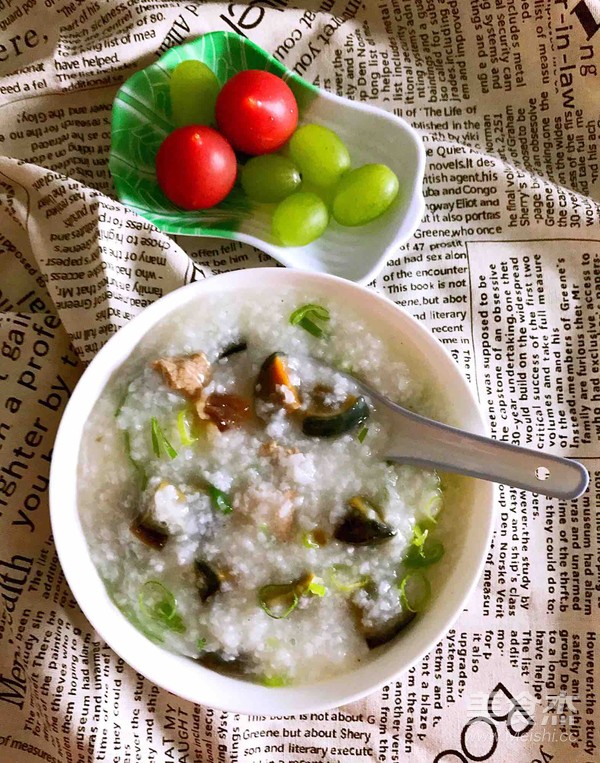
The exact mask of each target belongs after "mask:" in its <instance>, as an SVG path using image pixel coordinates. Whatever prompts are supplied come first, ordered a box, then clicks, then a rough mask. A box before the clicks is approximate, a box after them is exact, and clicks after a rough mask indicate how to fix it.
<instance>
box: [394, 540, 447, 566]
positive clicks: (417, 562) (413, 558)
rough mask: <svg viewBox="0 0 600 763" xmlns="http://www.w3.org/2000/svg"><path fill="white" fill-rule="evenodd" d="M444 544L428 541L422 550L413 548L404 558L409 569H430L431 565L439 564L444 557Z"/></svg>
mask: <svg viewBox="0 0 600 763" xmlns="http://www.w3.org/2000/svg"><path fill="white" fill-rule="evenodd" d="M444 553H445V549H444V544H443V543H441V542H440V541H437V540H433V541H428V542H427V543H426V544H425V545H424V546H423V547H422V548H417V547H416V546H411V547H410V548H409V549H408V553H407V554H406V557H405V558H404V562H405V564H406V566H407V567H411V568H416V567H429V566H430V565H431V564H435V563H436V562H439V561H440V559H441V558H442V557H443V556H444Z"/></svg>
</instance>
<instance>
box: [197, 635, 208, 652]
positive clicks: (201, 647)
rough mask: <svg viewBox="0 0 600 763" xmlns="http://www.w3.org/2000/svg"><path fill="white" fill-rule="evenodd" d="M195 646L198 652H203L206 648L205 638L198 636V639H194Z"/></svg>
mask: <svg viewBox="0 0 600 763" xmlns="http://www.w3.org/2000/svg"><path fill="white" fill-rule="evenodd" d="M196 648H197V649H198V651H199V652H203V651H204V650H205V649H206V639H205V638H199V639H198V641H196Z"/></svg>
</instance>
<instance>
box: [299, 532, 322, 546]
mask: <svg viewBox="0 0 600 763" xmlns="http://www.w3.org/2000/svg"><path fill="white" fill-rule="evenodd" d="M302 545H303V546H304V547H305V548H320V546H319V544H318V543H317V541H316V539H315V535H314V533H313V532H312V531H309V532H306V533H304V535H303V536H302Z"/></svg>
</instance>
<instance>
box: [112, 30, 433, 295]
mask: <svg viewBox="0 0 600 763" xmlns="http://www.w3.org/2000/svg"><path fill="white" fill-rule="evenodd" d="M187 59H196V60H199V61H202V62H204V63H205V64H206V65H207V66H209V67H210V68H211V69H212V71H213V72H214V73H215V75H216V77H217V79H218V80H219V83H220V84H221V85H223V84H224V83H225V82H226V81H227V80H228V79H229V78H230V77H232V76H233V75H234V74H237V73H238V72H239V71H243V70H245V69H264V70H266V71H270V72H272V73H274V74H277V75H278V76H280V77H282V78H283V79H284V80H285V81H286V82H287V83H288V85H289V86H290V88H291V89H292V92H293V93H294V96H295V98H296V100H297V102H298V110H299V124H307V123H310V122H312V123H316V124H321V125H324V126H326V127H329V128H330V129H332V130H334V131H335V132H336V133H337V134H338V135H339V137H340V138H341V139H342V140H343V141H344V143H345V144H346V146H347V147H348V150H349V152H350V156H351V158H352V166H353V167H357V166H360V165H361V164H367V163H381V164H387V165H388V166H389V167H391V169H392V170H393V171H394V172H395V173H396V174H397V175H398V178H399V180H400V192H399V194H398V197H397V198H396V200H395V201H394V203H393V205H392V206H391V207H390V209H388V210H387V212H386V213H385V214H383V215H382V216H381V217H380V218H378V219H377V220H374V221H373V222H371V223H368V224H367V225H363V226H361V227H352V228H350V227H344V226H342V225H339V224H338V223H337V222H335V220H333V219H332V220H331V221H330V223H329V226H328V228H327V230H326V231H325V233H324V234H323V235H322V236H321V237H320V238H319V239H317V240H316V241H313V242H312V243H311V244H308V245H307V246H303V247H284V246H279V245H278V244H277V241H276V240H275V239H274V237H273V235H272V233H271V217H272V213H273V209H274V205H268V204H258V203H255V202H252V201H250V200H249V199H248V198H247V197H246V196H245V195H244V193H243V192H242V190H241V188H240V187H239V186H238V185H236V186H235V187H234V189H233V191H232V192H231V193H230V194H229V196H228V197H227V198H226V199H225V200H224V201H223V202H221V203H220V204H219V205H218V206H216V207H213V208H212V209H208V210H202V211H193V212H189V211H186V210H183V209H179V208H178V207H176V206H174V205H173V204H172V203H171V202H170V201H169V200H168V199H167V198H166V197H165V195H164V194H163V192H162V191H161V189H160V188H159V186H158V183H157V180H156V173H155V169H154V161H155V157H156V153H157V151H158V148H159V146H160V144H161V142H162V141H163V140H164V139H165V137H166V136H167V135H168V134H169V133H170V132H171V131H172V130H174V129H175V126H174V124H173V122H172V119H171V113H170V98H169V78H170V72H171V71H172V70H173V69H174V68H175V67H176V66H177V65H178V64H179V63H181V62H182V61H185V60H187ZM109 167H110V171H111V173H112V176H113V180H114V183H115V188H116V190H117V195H118V197H119V199H120V200H121V201H122V202H123V203H124V204H126V205H127V206H128V207H130V208H131V209H133V210H134V211H135V212H137V213H138V214H140V215H142V216H143V217H145V218H146V219H148V220H150V222H152V223H154V224H155V225H156V226H157V227H158V228H160V230H162V231H165V233H171V234H176V235H184V236H210V237H216V238H228V239H233V240H236V241H243V242H245V243H248V244H252V245H253V246H256V247H258V248H259V249H261V250H262V251H264V252H266V253H267V254H270V255H271V256H272V257H274V258H275V259H276V260H277V261H278V262H280V263H282V264H283V265H286V266H287V267H291V268H297V269H300V270H311V271H316V272H320V273H331V274H333V275H337V276H341V277H343V278H347V279H349V280H351V281H356V282H358V283H367V282H369V281H370V280H372V279H373V278H374V277H375V275H376V274H377V273H378V272H379V270H380V269H381V268H382V267H383V265H384V264H385V262H386V261H387V259H389V258H390V257H391V256H392V255H393V254H394V252H395V250H397V249H398V247H399V246H400V245H401V244H403V243H404V242H405V241H406V240H407V239H408V238H409V237H410V236H411V235H412V234H413V232H414V231H415V229H416V228H417V226H418V224H419V222H420V220H421V217H422V215H423V212H424V209H425V204H424V199H423V191H422V184H423V172H424V167H425V151H424V148H423V143H422V141H421V138H420V137H419V135H418V134H417V133H416V132H415V130H413V128H412V127H411V126H410V125H409V124H408V123H407V122H405V121H404V120H403V119H401V118H400V117H396V116H394V115H392V114H389V113H388V112H386V111H384V110H382V109H379V108H376V107H374V106H370V105H368V104H365V103H360V102H356V101H351V100H348V99H346V98H341V97H339V96H337V95H333V94H332V93H328V92H326V91H324V90H320V89H319V88H317V87H315V86H314V85H311V84H310V83H309V82H307V81H306V80H304V79H302V78H301V77H299V76H298V75H297V74H295V73H294V72H291V71H290V70H288V69H286V67H285V66H283V64H281V63H279V61H277V60H276V59H275V58H273V56H271V55H269V54H268V53H266V52H265V51H264V50H262V49H261V48H259V47H258V46H257V45H255V44H254V43H253V42H251V41H250V40H248V39H246V38H245V37H241V36H240V35H237V34H235V33H233V32H212V33H210V34H205V35H202V36H201V37H199V38H197V39H195V40H193V41H192V42H189V43H186V44H185V45H180V46H178V47H175V48H171V50H169V51H168V52H167V53H165V54H164V55H163V56H162V57H161V58H160V59H159V60H158V61H157V62H156V63H154V64H152V65H150V66H148V67H146V68H145V69H142V70H141V71H139V72H136V73H135V74H134V75H132V76H131V77H129V79H127V80H126V82H125V83H124V84H123V85H122V87H121V88H120V89H119V91H118V93H117V95H116V97H115V101H114V104H113V116H112V136H111V147H110V158H109ZM357 204H360V199H357Z"/></svg>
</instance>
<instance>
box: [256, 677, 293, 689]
mask: <svg viewBox="0 0 600 763" xmlns="http://www.w3.org/2000/svg"><path fill="white" fill-rule="evenodd" d="M289 683H290V679H289V678H288V677H287V676H284V675H279V676H278V675H274V676H264V677H263V679H262V684H263V686H271V687H277V686H288V685H289Z"/></svg>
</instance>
